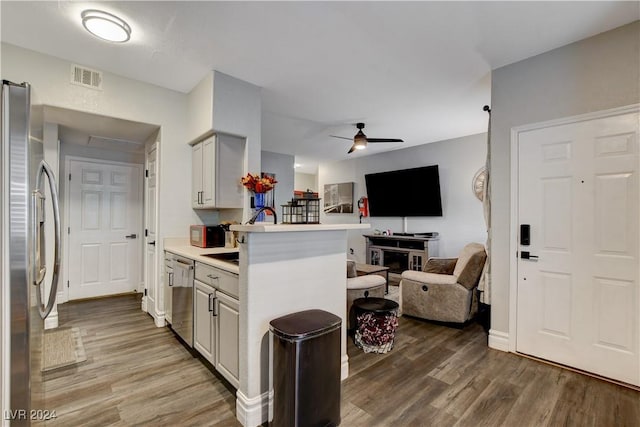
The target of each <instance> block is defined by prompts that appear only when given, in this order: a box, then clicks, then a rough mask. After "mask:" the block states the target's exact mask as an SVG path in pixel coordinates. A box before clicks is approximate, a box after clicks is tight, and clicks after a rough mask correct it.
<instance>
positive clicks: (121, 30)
mask: <svg viewBox="0 0 640 427" xmlns="http://www.w3.org/2000/svg"><path fill="white" fill-rule="evenodd" d="M81 16H82V26H83V27H84V28H85V29H86V30H87V31H89V32H90V33H91V34H93V35H94V36H96V37H98V38H99V39H102V40H105V41H108V42H112V43H124V42H126V41H128V40H129V39H130V38H131V27H130V26H129V24H127V23H126V22H125V21H124V20H122V19H121V18H119V17H117V16H116V15H114V14H111V13H109V12H105V11H102V10H97V9H87V10H84V11H83V12H82V14H81Z"/></svg>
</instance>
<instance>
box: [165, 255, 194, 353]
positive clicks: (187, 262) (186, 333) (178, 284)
mask: <svg viewBox="0 0 640 427" xmlns="http://www.w3.org/2000/svg"><path fill="white" fill-rule="evenodd" d="M193 273H194V261H193V260H191V259H189V258H182V257H179V256H176V255H174V258H173V280H172V285H173V286H172V287H171V290H172V292H171V296H172V298H171V299H172V301H171V312H172V313H171V317H172V321H173V323H172V324H171V327H172V328H173V330H174V331H175V333H176V334H178V336H180V338H182V340H183V341H184V342H185V343H187V344H188V345H189V347H193Z"/></svg>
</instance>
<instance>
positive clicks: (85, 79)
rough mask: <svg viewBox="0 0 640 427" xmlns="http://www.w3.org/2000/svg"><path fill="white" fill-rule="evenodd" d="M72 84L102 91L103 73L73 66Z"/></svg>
mask: <svg viewBox="0 0 640 427" xmlns="http://www.w3.org/2000/svg"><path fill="white" fill-rule="evenodd" d="M71 83H73V84H75V85H79V86H84V87H89V88H91V89H98V90H102V72H101V71H97V70H92V69H91V68H87V67H81V66H80V65H76V64H71Z"/></svg>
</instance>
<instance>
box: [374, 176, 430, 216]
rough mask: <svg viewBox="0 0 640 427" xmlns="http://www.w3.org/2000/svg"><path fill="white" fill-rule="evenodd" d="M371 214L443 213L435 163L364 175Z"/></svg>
mask: <svg viewBox="0 0 640 427" xmlns="http://www.w3.org/2000/svg"><path fill="white" fill-rule="evenodd" d="M364 179H365V182H366V185H367V197H368V198H369V214H370V215H371V216H442V201H441V199H440V174H439V173H438V165H433V166H425V167H420V168H413V169H402V170H395V171H389V172H380V173H372V174H367V175H365V176H364Z"/></svg>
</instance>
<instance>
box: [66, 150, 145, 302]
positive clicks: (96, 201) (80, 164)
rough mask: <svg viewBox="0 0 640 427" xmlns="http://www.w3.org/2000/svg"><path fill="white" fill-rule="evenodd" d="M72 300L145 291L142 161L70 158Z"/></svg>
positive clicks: (69, 230)
mask: <svg viewBox="0 0 640 427" xmlns="http://www.w3.org/2000/svg"><path fill="white" fill-rule="evenodd" d="M68 170H69V171H70V172H69V176H68V188H69V191H68V192H67V193H66V194H67V200H66V203H65V204H66V206H68V215H69V222H68V224H69V227H68V229H67V232H68V234H69V251H68V254H69V262H68V266H69V299H70V300H74V299H80V298H92V297H97V296H105V295H112V294H119V293H124V292H133V291H135V290H138V291H140V290H141V289H142V288H143V287H144V285H143V283H142V268H141V264H142V263H141V252H142V251H141V242H142V237H143V236H140V231H141V230H142V204H143V197H142V165H137V164H126V163H112V162H99V161H96V160H90V159H79V158H72V159H69V160H68Z"/></svg>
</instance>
